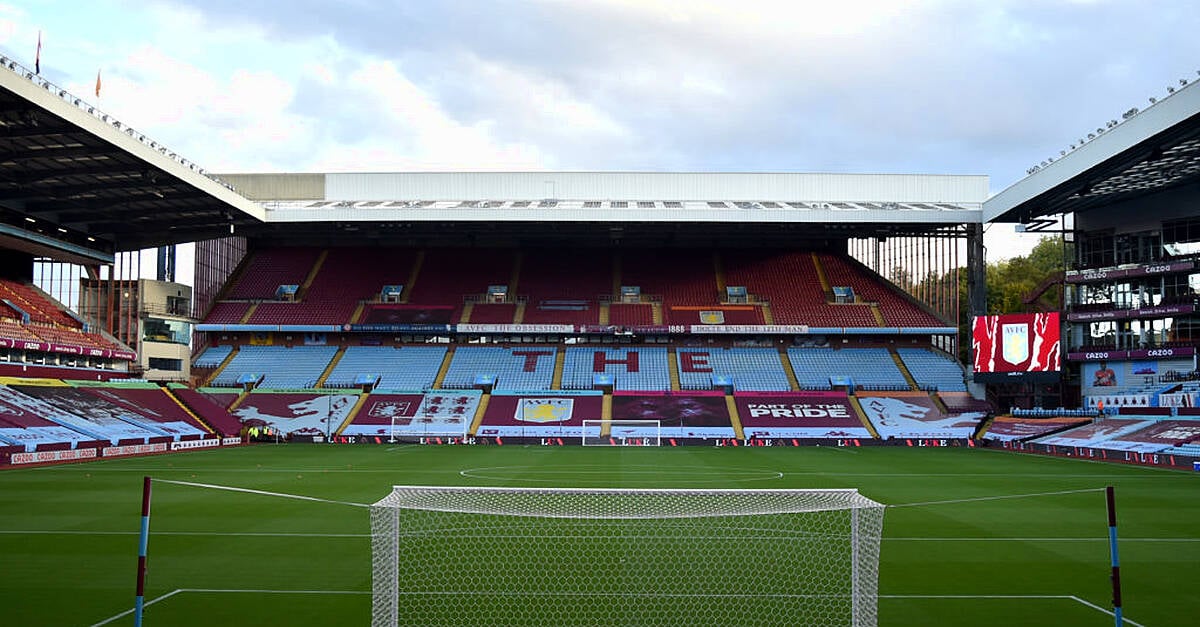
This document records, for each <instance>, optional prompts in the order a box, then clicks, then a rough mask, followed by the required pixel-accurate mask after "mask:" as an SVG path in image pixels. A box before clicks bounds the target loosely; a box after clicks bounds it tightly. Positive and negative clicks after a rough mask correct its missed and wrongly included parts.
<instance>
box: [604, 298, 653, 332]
mask: <svg viewBox="0 0 1200 627" xmlns="http://www.w3.org/2000/svg"><path fill="white" fill-rule="evenodd" d="M608 322H609V324H612V325H616V326H624V327H629V326H644V325H650V324H654V308H653V307H652V306H651V305H649V304H641V303H612V304H610V305H609V306H608Z"/></svg>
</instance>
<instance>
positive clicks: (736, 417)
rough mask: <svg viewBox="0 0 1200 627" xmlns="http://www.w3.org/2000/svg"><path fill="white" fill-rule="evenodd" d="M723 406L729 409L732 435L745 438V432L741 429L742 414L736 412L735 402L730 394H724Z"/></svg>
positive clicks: (741, 438)
mask: <svg viewBox="0 0 1200 627" xmlns="http://www.w3.org/2000/svg"><path fill="white" fill-rule="evenodd" d="M725 408H726V409H727V410H728V411H729V422H730V423H731V424H732V425H733V437H735V438H737V439H739V440H745V439H746V432H745V430H743V429H742V416H741V414H739V413H738V407H737V402H736V401H734V400H733V395H732V394H726V395H725Z"/></svg>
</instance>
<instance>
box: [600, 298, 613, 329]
mask: <svg viewBox="0 0 1200 627" xmlns="http://www.w3.org/2000/svg"><path fill="white" fill-rule="evenodd" d="M610 318H611V312H610V311H609V309H608V303H600V307H599V311H598V312H597V319H596V324H599V325H601V326H608V321H609V320H610Z"/></svg>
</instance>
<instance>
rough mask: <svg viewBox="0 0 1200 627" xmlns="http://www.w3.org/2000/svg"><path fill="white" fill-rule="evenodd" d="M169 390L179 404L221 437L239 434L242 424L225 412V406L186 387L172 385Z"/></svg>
mask: <svg viewBox="0 0 1200 627" xmlns="http://www.w3.org/2000/svg"><path fill="white" fill-rule="evenodd" d="M170 389H171V393H172V394H174V395H175V397H176V398H178V399H179V400H180V402H182V403H183V404H184V405H185V406H186V407H187V408H188V409H190V410H192V412H193V413H195V414H196V415H197V416H199V417H200V419H201V420H203V421H204V423H205V424H207V425H208V426H210V427H212V428H213V430H215V431H216V432H217V433H219V434H221V435H223V436H235V435H238V434H239V433H241V430H242V423H241V422H240V421H238V419H237V418H234V417H233V416H232V415H230V413H229V412H228V411H225V406H222V405H219V404H217V402H216V401H214V400H213V399H211V398H209V397H208V396H207V395H205V394H202V393H200V392H197V391H196V390H193V389H190V388H188V387H186V386H182V385H181V386H174V385H172V386H170Z"/></svg>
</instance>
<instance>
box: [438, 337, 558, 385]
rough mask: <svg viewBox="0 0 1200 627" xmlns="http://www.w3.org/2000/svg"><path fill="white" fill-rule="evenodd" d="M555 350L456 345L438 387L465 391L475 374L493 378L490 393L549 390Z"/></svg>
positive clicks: (551, 381) (552, 379)
mask: <svg viewBox="0 0 1200 627" xmlns="http://www.w3.org/2000/svg"><path fill="white" fill-rule="evenodd" d="M554 359H555V349H554V348H553V347H545V346H541V347H535V346H524V347H514V348H504V347H500V346H460V347H459V348H457V349H456V350H455V351H454V358H453V359H452V360H451V361H450V368H449V370H447V371H446V378H445V379H444V380H443V381H442V387H443V388H446V389H465V388H470V387H473V386H474V385H475V377H476V375H495V377H496V384H495V386H494V388H493V389H494V390H549V389H550V386H551V384H552V383H553V381H554Z"/></svg>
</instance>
